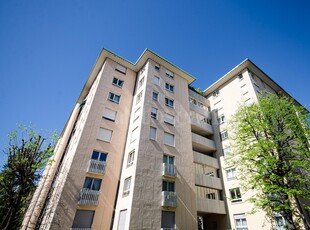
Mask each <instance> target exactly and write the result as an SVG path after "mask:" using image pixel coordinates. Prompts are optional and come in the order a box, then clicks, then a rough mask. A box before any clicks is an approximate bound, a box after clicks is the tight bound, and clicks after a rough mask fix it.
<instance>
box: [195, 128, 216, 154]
mask: <svg viewBox="0 0 310 230" xmlns="http://www.w3.org/2000/svg"><path fill="white" fill-rule="evenodd" d="M192 142H193V149H194V150H195V151H197V152H201V153H212V152H214V151H216V146H215V142H214V141H212V140H210V139H208V138H206V137H203V136H200V135H198V134H195V133H192Z"/></svg>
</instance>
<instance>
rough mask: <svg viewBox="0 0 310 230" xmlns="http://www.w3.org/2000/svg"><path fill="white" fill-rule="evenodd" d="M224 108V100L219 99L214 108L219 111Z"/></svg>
mask: <svg viewBox="0 0 310 230" xmlns="http://www.w3.org/2000/svg"><path fill="white" fill-rule="evenodd" d="M222 108H223V105H222V101H218V102H216V103H215V104H214V110H216V111H219V110H221V109H222Z"/></svg>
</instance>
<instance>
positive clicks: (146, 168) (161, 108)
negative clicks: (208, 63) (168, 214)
mask: <svg viewBox="0 0 310 230" xmlns="http://www.w3.org/2000/svg"><path fill="white" fill-rule="evenodd" d="M154 65H155V63H154V62H153V61H152V60H149V63H148V65H147V67H146V70H145V73H144V74H145V75H144V76H145V78H146V79H145V86H144V87H145V88H144V89H143V91H144V92H143V97H144V99H143V101H141V102H140V103H141V105H140V106H141V117H140V118H139V119H138V120H137V121H135V123H133V121H132V124H131V126H130V128H129V131H130V130H131V129H134V128H135V127H138V129H139V132H138V133H139V134H138V135H139V136H140V139H139V140H137V141H135V143H134V144H133V143H129V142H128V139H127V147H128V148H127V147H126V154H127V153H128V152H129V151H131V150H132V149H133V148H135V150H136V156H135V163H134V165H133V166H131V167H130V168H127V169H125V168H126V166H125V162H124V164H123V172H122V178H121V184H120V193H121V192H122V187H123V181H124V179H125V178H127V177H128V176H132V179H131V191H130V194H129V195H128V196H127V197H125V198H123V197H122V196H121V195H119V197H118V204H117V208H116V215H115V221H114V229H117V223H118V215H119V211H120V210H123V209H127V220H126V229H160V227H161V211H162V210H163V209H162V207H161V200H162V196H161V192H162V181H163V176H162V162H163V154H167V155H172V156H175V165H176V170H177V177H176V179H175V190H176V192H177V196H178V201H177V208H176V209H175V221H176V227H177V229H196V228H197V222H196V199H195V187H194V168H193V163H192V162H193V155H192V149H191V131H190V119H189V105H188V94H187V93H185V92H187V82H186V81H185V80H184V79H183V78H181V77H179V76H177V75H175V76H174V79H171V78H169V77H167V76H166V75H165V68H164V67H163V66H161V69H160V72H158V71H156V70H155V68H154ZM154 75H156V76H159V77H160V78H161V80H160V86H156V85H154V84H153V82H152V79H153V76H154ZM165 82H168V83H170V84H172V85H174V93H170V92H168V91H167V90H165ZM141 90H142V89H139V90H137V92H136V95H137V94H138V93H139V92H140V91H141ZM153 90H155V91H157V92H159V101H158V102H155V101H153V100H152V92H153ZM165 95H166V96H168V97H169V98H171V99H174V103H175V108H174V109H172V108H169V107H167V106H166V105H165ZM137 107H139V106H138V105H134V106H133V111H132V113H134V110H135V109H137ZM152 107H155V108H157V109H158V119H157V120H155V119H152V118H151V116H150V111H151V108H152ZM165 112H167V113H169V114H171V115H173V116H175V123H176V124H175V126H171V125H168V124H165V123H164V122H163V116H164V113H165ZM150 126H152V127H156V128H157V140H156V141H153V140H150V139H149V131H150ZM165 131H166V132H169V133H173V134H175V147H171V146H167V145H165V144H164V132H165ZM129 135H130V134H129ZM125 159H126V157H125ZM129 218H130V221H129Z"/></svg>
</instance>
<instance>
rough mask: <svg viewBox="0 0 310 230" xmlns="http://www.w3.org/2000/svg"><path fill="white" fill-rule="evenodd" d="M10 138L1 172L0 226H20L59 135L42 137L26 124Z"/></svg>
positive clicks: (8, 227) (20, 126)
mask: <svg viewBox="0 0 310 230" xmlns="http://www.w3.org/2000/svg"><path fill="white" fill-rule="evenodd" d="M8 137H9V144H8V147H7V148H6V149H5V150H4V153H5V154H6V155H7V160H6V163H5V164H4V166H3V169H2V171H1V172H0V229H18V227H19V226H20V224H21V222H22V218H23V215H24V213H25V212H26V210H27V207H28V204H29V202H30V199H31V196H32V195H33V192H34V190H35V188H36V185H37V183H38V180H39V179H40V177H41V175H42V170H43V169H44V167H45V166H46V164H48V162H49V159H50V157H51V155H52V153H53V150H54V147H55V143H56V139H57V138H56V134H55V133H53V134H52V135H51V136H50V137H48V138H43V137H42V136H41V135H40V134H38V133H37V132H36V131H35V130H34V128H32V127H26V126H23V125H18V129H17V130H14V131H13V132H12V133H11V135H9V136H8Z"/></svg>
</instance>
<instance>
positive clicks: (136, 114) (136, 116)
mask: <svg viewBox="0 0 310 230" xmlns="http://www.w3.org/2000/svg"><path fill="white" fill-rule="evenodd" d="M139 115H140V107H139V108H138V109H137V110H136V111H135V113H134V115H133V121H135V120H137V119H138V118H139Z"/></svg>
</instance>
